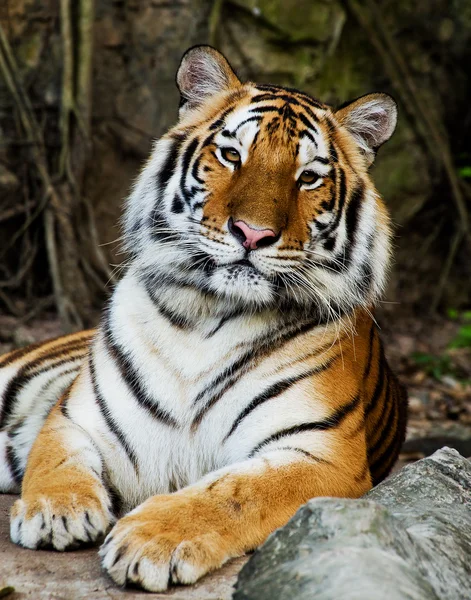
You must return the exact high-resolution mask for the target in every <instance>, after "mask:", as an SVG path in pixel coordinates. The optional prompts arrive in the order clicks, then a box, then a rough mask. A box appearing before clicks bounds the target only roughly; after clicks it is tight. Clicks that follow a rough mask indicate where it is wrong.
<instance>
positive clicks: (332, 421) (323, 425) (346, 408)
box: [249, 396, 360, 458]
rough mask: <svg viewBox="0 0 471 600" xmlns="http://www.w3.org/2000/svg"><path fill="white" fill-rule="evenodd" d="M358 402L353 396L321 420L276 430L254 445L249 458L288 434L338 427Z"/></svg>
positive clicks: (357, 397) (358, 398) (356, 397)
mask: <svg viewBox="0 0 471 600" xmlns="http://www.w3.org/2000/svg"><path fill="white" fill-rule="evenodd" d="M359 404H360V397H359V396H355V398H353V400H351V401H350V402H348V403H347V404H344V405H343V406H342V407H340V408H339V409H337V410H336V411H335V412H334V413H333V414H332V415H331V416H330V417H327V418H326V419H324V420H322V421H313V422H311V423H301V424H300V425H294V426H293V427H288V428H286V429H282V430H281V431H277V432H276V433H273V434H272V435H271V436H270V437H267V438H265V439H264V440H263V442H260V443H259V444H257V446H255V448H254V449H253V450H252V452H251V453H250V454H249V458H252V457H253V456H254V455H255V454H256V453H257V452H258V451H259V450H260V449H261V448H263V446H266V445H268V444H270V443H271V442H275V441H277V440H279V439H281V438H284V437H288V436H290V435H295V434H297V433H303V432H305V431H327V430H329V429H333V428H335V427H338V426H339V425H340V423H341V422H342V421H343V420H344V419H345V417H346V416H347V415H349V414H350V413H352V412H353V411H354V410H355V409H356V408H357V407H358V406H359Z"/></svg>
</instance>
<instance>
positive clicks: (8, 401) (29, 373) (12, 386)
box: [0, 339, 90, 429]
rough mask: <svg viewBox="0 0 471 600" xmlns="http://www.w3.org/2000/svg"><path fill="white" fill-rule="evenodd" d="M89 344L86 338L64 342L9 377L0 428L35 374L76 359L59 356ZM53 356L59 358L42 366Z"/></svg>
mask: <svg viewBox="0 0 471 600" xmlns="http://www.w3.org/2000/svg"><path fill="white" fill-rule="evenodd" d="M74 344H75V345H74ZM89 344H90V340H88V339H85V340H82V341H79V342H77V341H76V340H75V341H71V342H69V343H67V344H64V345H63V346H61V347H60V348H58V349H55V350H54V352H51V353H50V354H46V355H44V356H40V357H38V358H36V359H35V360H33V361H31V362H30V363H27V364H25V365H24V366H23V367H22V368H21V369H20V370H19V371H18V373H17V374H16V375H15V376H14V377H13V379H11V381H10V382H9V384H8V386H7V387H6V389H5V391H4V393H3V405H2V410H1V412H0V429H3V428H4V427H5V426H6V423H7V421H8V419H9V418H10V416H11V415H12V413H13V410H14V408H15V403H16V400H17V396H18V394H19V393H20V392H21V390H22V389H23V388H24V387H25V386H26V385H27V384H28V383H29V382H30V381H31V380H32V379H33V378H34V377H35V376H36V375H38V374H42V373H47V372H48V371H51V370H52V369H55V368H56V367H58V366H60V365H62V364H66V363H68V362H72V360H76V357H75V358H71V357H70V355H67V356H66V357H64V358H60V357H61V356H62V355H63V354H64V352H69V353H70V352H75V351H77V350H83V349H85V348H88V346H89ZM54 358H59V360H57V361H55V362H53V363H50V364H47V365H46V366H42V365H43V363H44V362H45V361H49V360H52V359H54ZM36 369H37V370H36Z"/></svg>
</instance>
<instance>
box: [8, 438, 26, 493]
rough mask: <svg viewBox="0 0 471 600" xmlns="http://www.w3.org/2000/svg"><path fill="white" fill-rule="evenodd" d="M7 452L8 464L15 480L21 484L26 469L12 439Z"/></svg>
mask: <svg viewBox="0 0 471 600" xmlns="http://www.w3.org/2000/svg"><path fill="white" fill-rule="evenodd" d="M5 454H6V459H7V465H8V468H9V470H10V473H11V476H12V477H13V480H14V481H15V483H17V484H18V485H19V484H21V480H22V479H23V474H24V469H23V467H22V466H21V461H20V459H19V458H18V456H17V455H16V452H15V449H14V448H13V445H12V443H11V440H10V443H9V444H8V443H7V446H6V452H5Z"/></svg>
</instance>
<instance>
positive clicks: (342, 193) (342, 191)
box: [337, 167, 347, 222]
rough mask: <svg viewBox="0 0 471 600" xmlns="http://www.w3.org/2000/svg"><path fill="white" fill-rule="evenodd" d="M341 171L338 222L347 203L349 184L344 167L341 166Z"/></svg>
mask: <svg viewBox="0 0 471 600" xmlns="http://www.w3.org/2000/svg"><path fill="white" fill-rule="evenodd" d="M339 173H340V177H339V188H338V190H339V193H338V197H337V217H338V218H337V222H338V221H340V216H341V214H342V211H343V207H344V205H345V197H346V195H347V185H346V182H345V171H344V170H343V169H342V167H340V168H339Z"/></svg>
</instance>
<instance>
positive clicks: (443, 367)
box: [412, 352, 454, 381]
mask: <svg viewBox="0 0 471 600" xmlns="http://www.w3.org/2000/svg"><path fill="white" fill-rule="evenodd" d="M412 359H413V360H414V362H415V363H416V365H417V366H419V367H420V368H421V369H423V370H424V371H425V373H427V375H430V376H431V377H434V378H435V379H437V380H438V381H440V380H441V379H442V378H443V377H444V376H445V375H452V374H453V375H454V370H453V366H452V363H451V358H450V357H449V356H447V355H446V354H444V355H443V356H434V355H433V354H428V353H427V352H414V353H413V354H412Z"/></svg>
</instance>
